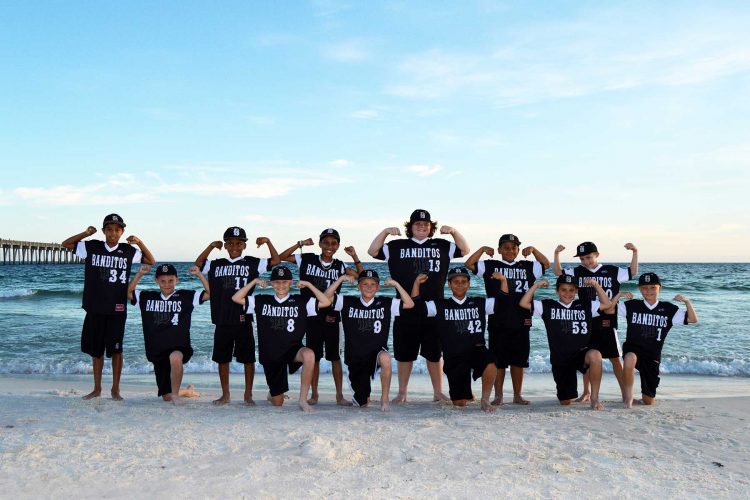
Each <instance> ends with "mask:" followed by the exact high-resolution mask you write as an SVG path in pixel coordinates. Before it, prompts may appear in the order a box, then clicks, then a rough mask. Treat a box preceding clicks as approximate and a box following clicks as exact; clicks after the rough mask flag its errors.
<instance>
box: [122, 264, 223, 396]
mask: <svg viewBox="0 0 750 500" xmlns="http://www.w3.org/2000/svg"><path fill="white" fill-rule="evenodd" d="M150 272H151V267H150V266H147V265H144V266H141V268H140V269H139V270H138V272H137V273H136V275H135V277H133V280H132V281H131V282H130V285H129V286H128V299H129V300H130V303H131V304H133V305H134V306H138V307H139V308H140V310H141V320H142V322H143V340H144V344H145V347H146V359H148V360H149V361H151V363H153V365H154V376H155V377H156V386H157V388H158V395H159V396H161V397H162V399H163V400H164V401H171V402H172V403H174V404H175V405H181V404H182V402H181V400H180V397H197V396H198V393H196V392H195V388H194V387H193V386H192V385H189V386H188V387H187V389H180V386H181V385H182V365H184V364H185V363H187V362H188V361H190V358H191V357H192V356H193V348H192V347H191V345H190V319H191V316H192V314H193V309H194V308H195V306H197V305H199V304H202V303H203V302H205V301H206V300H208V299H209V298H210V295H209V285H208V280H206V278H205V277H204V276H203V274H201V272H200V269H198V266H193V267H191V268H190V270H189V271H188V272H189V273H190V274H192V275H193V276H197V277H198V279H199V280H200V281H201V283H202V284H203V290H200V291H198V290H176V289H175V287H176V286H177V283H178V282H179V281H180V280H179V278H178V277H177V270H176V269H175V268H174V266H173V265H171V264H161V265H159V266H158V267H157V268H156V278H155V279H156V283H157V284H158V285H159V291H151V290H144V291H140V290H136V287H137V286H138V282H139V281H140V280H141V278H142V277H143V276H145V275H146V274H148V273H150Z"/></svg>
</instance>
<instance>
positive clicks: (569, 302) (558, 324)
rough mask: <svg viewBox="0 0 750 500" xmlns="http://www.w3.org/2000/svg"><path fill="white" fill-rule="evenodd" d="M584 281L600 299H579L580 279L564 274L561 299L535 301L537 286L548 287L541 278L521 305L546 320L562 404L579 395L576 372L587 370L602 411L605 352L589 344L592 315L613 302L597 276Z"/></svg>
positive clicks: (595, 402) (559, 289)
mask: <svg viewBox="0 0 750 500" xmlns="http://www.w3.org/2000/svg"><path fill="white" fill-rule="evenodd" d="M584 284H585V285H586V286H588V287H591V288H593V289H594V291H595V292H596V296H597V297H598V300H594V301H591V300H589V299H588V298H586V297H581V298H578V299H576V293H578V292H579V288H578V282H577V280H576V279H575V278H574V277H573V276H569V275H567V274H563V275H561V276H559V277H558V278H557V285H556V291H557V295H558V297H559V300H551V299H544V300H534V292H536V290H537V288H539V287H543V288H546V287H547V286H548V283H547V281H545V280H540V281H537V282H536V283H534V284H533V285H531V288H529V291H528V292H526V293H525V294H524V295H523V297H521V302H519V306H521V307H523V308H524V309H528V310H530V311H533V315H534V316H536V317H540V318H542V320H543V321H544V327H545V329H546V330H547V341H548V342H549V351H550V354H549V359H550V363H551V364H552V377H553V378H554V379H555V385H556V386H557V399H558V400H559V401H560V404H562V405H569V404H570V403H571V400H573V399H575V398H576V397H578V387H577V385H578V384H577V377H576V371H580V372H581V373H587V372H588V373H589V378H590V380H591V398H590V399H591V408H592V409H593V410H602V409H604V405H602V404H601V402H599V386H600V385H601V381H602V355H601V353H600V352H599V351H598V350H596V349H594V348H592V347H591V346H590V341H591V325H592V320H593V318H595V317H597V316H599V314H600V313H599V311H600V310H604V309H607V308H608V307H610V305H611V302H610V300H609V298H607V294H606V292H605V291H604V289H603V288H602V287H601V286H599V283H598V282H597V281H596V280H595V279H593V278H586V279H585V280H584Z"/></svg>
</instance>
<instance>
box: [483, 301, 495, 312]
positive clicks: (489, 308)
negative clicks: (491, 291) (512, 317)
mask: <svg viewBox="0 0 750 500" xmlns="http://www.w3.org/2000/svg"><path fill="white" fill-rule="evenodd" d="M484 313H485V314H495V298H494V297H489V298H488V299H487V300H486V301H485V302H484Z"/></svg>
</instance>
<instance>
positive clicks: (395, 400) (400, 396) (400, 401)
mask: <svg viewBox="0 0 750 500" xmlns="http://www.w3.org/2000/svg"><path fill="white" fill-rule="evenodd" d="M391 403H393V404H395V405H400V404H403V403H406V394H401V393H400V392H399V393H398V394H397V395H396V397H395V398H393V399H391Z"/></svg>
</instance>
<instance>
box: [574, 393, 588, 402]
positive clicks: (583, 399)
mask: <svg viewBox="0 0 750 500" xmlns="http://www.w3.org/2000/svg"><path fill="white" fill-rule="evenodd" d="M588 401H591V394H589V393H584V394H583V396H581V397H580V398H577V399H576V400H575V402H576V403H587V402H588Z"/></svg>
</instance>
